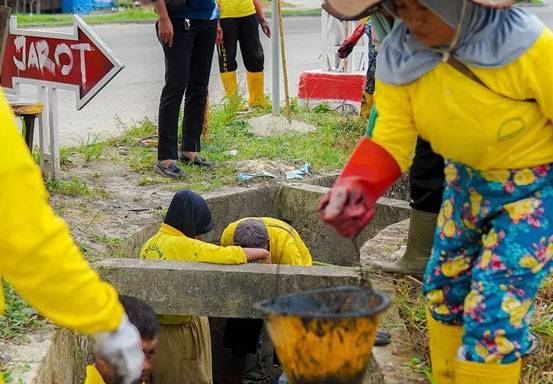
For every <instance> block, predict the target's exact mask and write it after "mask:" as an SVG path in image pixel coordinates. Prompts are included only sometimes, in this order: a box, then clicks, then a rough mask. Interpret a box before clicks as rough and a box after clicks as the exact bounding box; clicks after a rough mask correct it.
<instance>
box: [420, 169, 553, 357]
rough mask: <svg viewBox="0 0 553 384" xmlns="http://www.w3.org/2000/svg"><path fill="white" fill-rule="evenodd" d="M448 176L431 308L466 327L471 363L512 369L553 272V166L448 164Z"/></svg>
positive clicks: (465, 349)
mask: <svg viewBox="0 0 553 384" xmlns="http://www.w3.org/2000/svg"><path fill="white" fill-rule="evenodd" d="M445 175H446V188H445V192H444V196H443V202H442V207H441V210H440V214H439V216H438V225H437V227H436V234H435V237H434V249H433V251H432V256H431V258H430V261H429V262H428V264H427V267H426V271H425V276H424V289H423V292H424V295H425V299H426V302H427V305H428V308H429V310H430V313H431V314H432V316H433V317H434V318H435V319H437V320H440V321H443V322H445V323H448V324H456V325H460V324H462V325H463V327H464V336H463V346H462V350H461V352H460V353H461V354H462V356H463V357H464V358H465V359H466V360H469V361H475V362H481V363H482V362H484V363H503V364H508V363H511V362H513V361H516V360H517V359H519V358H520V357H521V356H524V355H525V353H526V351H527V350H528V347H529V330H528V326H529V320H530V318H531V315H532V309H533V301H534V297H535V296H536V294H537V292H538V289H539V287H540V285H541V283H542V281H543V280H544V278H545V277H546V276H547V274H548V273H550V272H553V165H543V166H538V167H534V168H523V169H513V170H497V171H484V172H481V171H477V170H475V169H473V168H470V167H468V166H466V165H462V164H460V163H456V162H452V161H447V162H446V168H445Z"/></svg>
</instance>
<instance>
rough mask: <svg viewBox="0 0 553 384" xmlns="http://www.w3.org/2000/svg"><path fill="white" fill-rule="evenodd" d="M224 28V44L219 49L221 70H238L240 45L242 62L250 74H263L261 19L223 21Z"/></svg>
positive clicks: (252, 17) (253, 16)
mask: <svg viewBox="0 0 553 384" xmlns="http://www.w3.org/2000/svg"><path fill="white" fill-rule="evenodd" d="M220 22H221V28H223V39H224V41H223V44H222V45H221V46H219V47H217V53H218V56H219V70H220V71H221V72H234V71H236V69H237V68H238V63H237V62H236V51H237V45H238V43H240V51H241V52H242V60H244V66H245V67H246V69H247V70H248V72H262V71H263V64H264V62H265V56H264V54H263V47H262V46H261V40H259V19H258V18H257V15H255V14H254V15H250V16H246V17H235V18H228V19H221V20H220Z"/></svg>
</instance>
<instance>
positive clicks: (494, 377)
mask: <svg viewBox="0 0 553 384" xmlns="http://www.w3.org/2000/svg"><path fill="white" fill-rule="evenodd" d="M520 371H521V363H520V360H517V361H515V362H514V363H511V364H484V363H475V362H472V361H461V360H457V361H455V384H491V383H493V384H518V382H519V381H520Z"/></svg>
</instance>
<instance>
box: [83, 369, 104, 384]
mask: <svg viewBox="0 0 553 384" xmlns="http://www.w3.org/2000/svg"><path fill="white" fill-rule="evenodd" d="M84 384H106V382H105V381H104V379H103V378H102V376H101V375H100V372H98V369H96V367H95V366H94V365H89V366H87V367H86V379H85V380H84Z"/></svg>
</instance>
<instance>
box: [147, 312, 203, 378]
mask: <svg viewBox="0 0 553 384" xmlns="http://www.w3.org/2000/svg"><path fill="white" fill-rule="evenodd" d="M152 374H153V378H154V382H155V383H156V384H176V383H178V384H213V375H212V367H211V334H210V332H209V321H208V319H207V317H199V316H191V318H190V321H189V322H188V323H186V324H177V325H162V326H161V329H160V332H159V345H158V349H157V352H156V355H155V357H154V361H153V372H152Z"/></svg>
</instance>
